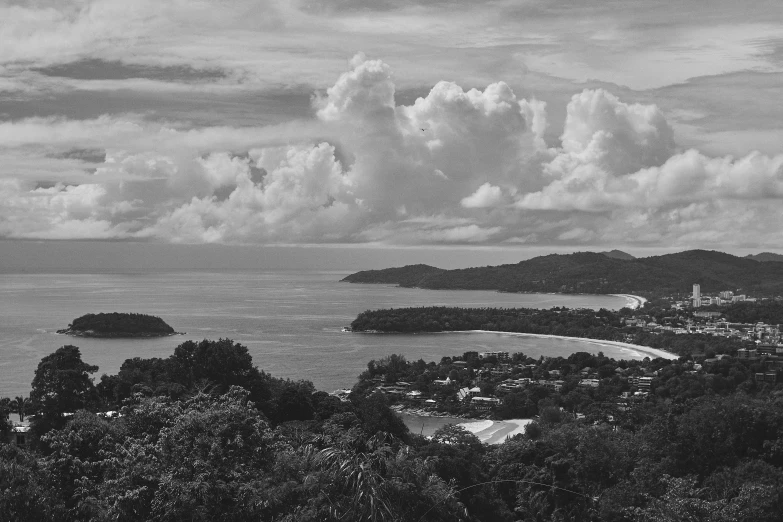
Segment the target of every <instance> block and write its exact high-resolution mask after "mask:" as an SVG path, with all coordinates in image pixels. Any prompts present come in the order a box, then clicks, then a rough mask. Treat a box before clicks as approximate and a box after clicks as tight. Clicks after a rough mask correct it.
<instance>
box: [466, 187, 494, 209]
mask: <svg viewBox="0 0 783 522" xmlns="http://www.w3.org/2000/svg"><path fill="white" fill-rule="evenodd" d="M502 198H503V191H502V190H500V187H496V186H494V185H492V184H490V183H484V184H483V185H481V186H480V187H479V188H478V189H476V192H474V193H473V194H471V195H470V196H468V197H466V198H462V201H460V204H461V205H462V206H463V207H465V208H487V207H494V206H495V205H497V204H498V203H500V200H501V199H502Z"/></svg>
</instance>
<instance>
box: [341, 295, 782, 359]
mask: <svg viewBox="0 0 783 522" xmlns="http://www.w3.org/2000/svg"><path fill="white" fill-rule="evenodd" d="M626 310H627V309H625V310H622V311H620V312H614V311H612V310H606V309H601V310H598V311H595V310H590V309H569V308H552V309H550V310H538V309H535V308H459V307H449V306H429V307H415V308H392V309H383V310H367V311H365V312H362V313H360V314H359V315H358V316H357V317H356V319H354V321H353V322H352V323H351V330H353V331H354V332H381V333H419V332H459V331H470V330H487V331H495V332H514V333H527V334H539V335H563V336H567V337H575V338H579V337H581V338H586V339H597V340H603V341H619V342H628V343H632V344H637V345H639V346H648V347H650V348H656V349H661V350H666V351H669V352H671V353H674V354H677V355H680V356H688V355H692V354H694V353H704V352H705V351H709V352H710V353H714V354H724V353H726V354H729V353H731V354H733V353H736V351H737V350H738V349H739V348H743V347H745V348H746V347H751V346H752V343H750V342H748V341H740V340H739V339H730V338H725V337H719V336H711V335H704V334H688V335H675V334H674V333H671V332H667V333H664V334H658V333H653V332H649V331H645V330H644V329H642V328H638V327H635V326H625V325H624V324H623V318H625V317H627V315H626ZM754 310H756V311H754ZM780 311H781V305H780V304H777V303H772V304H770V305H769V306H766V307H758V310H757V307H744V306H736V307H733V308H732V313H733V314H734V316H735V317H738V318H739V317H742V318H746V317H749V318H756V317H762V316H763V317H767V316H773V314H776V313H780ZM776 317H779V316H776Z"/></svg>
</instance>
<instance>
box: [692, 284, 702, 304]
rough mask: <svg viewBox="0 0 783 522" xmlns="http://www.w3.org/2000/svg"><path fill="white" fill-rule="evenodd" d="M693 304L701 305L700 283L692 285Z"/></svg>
mask: <svg viewBox="0 0 783 522" xmlns="http://www.w3.org/2000/svg"><path fill="white" fill-rule="evenodd" d="M693 306H694V307H699V306H701V285H693Z"/></svg>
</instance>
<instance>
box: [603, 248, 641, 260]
mask: <svg viewBox="0 0 783 522" xmlns="http://www.w3.org/2000/svg"><path fill="white" fill-rule="evenodd" d="M599 254H603V255H605V256H606V257H613V258H615V259H625V260H630V259H636V258H635V257H634V256H632V255H631V254H629V253H627V252H623V251H622V250H609V251H608V252H599Z"/></svg>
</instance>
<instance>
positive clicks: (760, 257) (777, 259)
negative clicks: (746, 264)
mask: <svg viewBox="0 0 783 522" xmlns="http://www.w3.org/2000/svg"><path fill="white" fill-rule="evenodd" d="M745 257H746V258H747V259H753V260H754V261H760V262H762V263H767V262H774V263H783V255H780V254H773V253H772V252H762V253H760V254H753V255H748V256H745Z"/></svg>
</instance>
